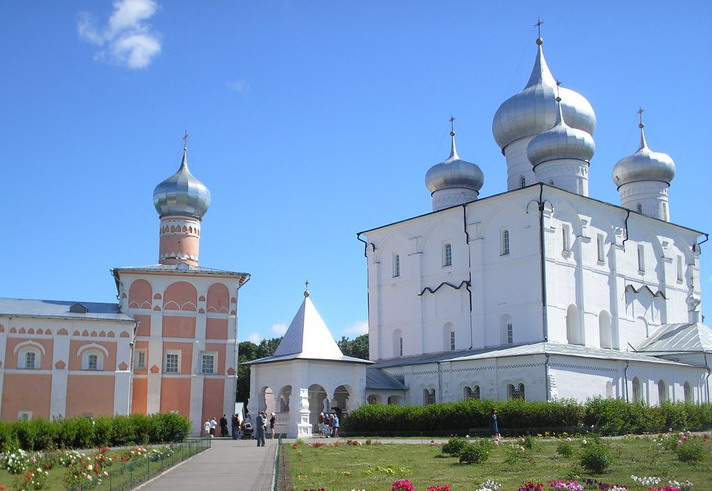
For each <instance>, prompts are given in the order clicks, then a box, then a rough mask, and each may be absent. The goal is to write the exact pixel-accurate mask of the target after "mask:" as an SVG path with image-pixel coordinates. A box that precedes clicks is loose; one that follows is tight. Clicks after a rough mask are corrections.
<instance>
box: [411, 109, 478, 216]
mask: <svg viewBox="0 0 712 491" xmlns="http://www.w3.org/2000/svg"><path fill="white" fill-rule="evenodd" d="M454 121H455V118H450V138H451V143H450V156H449V157H448V158H447V159H446V160H445V161H443V162H440V163H439V164H435V165H434V166H432V167H431V168H430V169H429V170H428V172H427V173H426V174H425V186H426V187H427V188H428V189H429V190H430V193H431V196H432V198H433V211H438V210H442V209H444V208H449V207H451V206H457V205H462V204H465V203H469V202H470V201H475V200H476V199H477V196H478V195H479V192H480V189H481V188H482V184H484V174H482V170H480V168H479V167H478V166H477V165H476V164H473V163H471V162H466V161H464V160H462V159H461V158H460V156H459V155H458V154H457V147H456V146H455V128H454V124H453V123H454Z"/></svg>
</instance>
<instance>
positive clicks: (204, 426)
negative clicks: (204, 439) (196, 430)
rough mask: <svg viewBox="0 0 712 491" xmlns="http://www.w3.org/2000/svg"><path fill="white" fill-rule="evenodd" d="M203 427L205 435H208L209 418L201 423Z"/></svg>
mask: <svg viewBox="0 0 712 491" xmlns="http://www.w3.org/2000/svg"><path fill="white" fill-rule="evenodd" d="M203 429H204V430H205V436H210V420H209V419H206V420H205V424H204V425H203Z"/></svg>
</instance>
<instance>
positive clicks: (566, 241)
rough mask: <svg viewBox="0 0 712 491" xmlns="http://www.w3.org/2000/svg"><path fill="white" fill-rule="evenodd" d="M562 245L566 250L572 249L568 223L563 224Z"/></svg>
mask: <svg viewBox="0 0 712 491" xmlns="http://www.w3.org/2000/svg"><path fill="white" fill-rule="evenodd" d="M561 245H562V250H563V251H564V252H569V251H571V231H570V230H569V226H568V225H562V226H561Z"/></svg>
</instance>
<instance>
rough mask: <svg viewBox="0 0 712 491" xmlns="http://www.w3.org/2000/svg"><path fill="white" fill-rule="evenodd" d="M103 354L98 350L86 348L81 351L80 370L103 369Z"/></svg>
mask: <svg viewBox="0 0 712 491" xmlns="http://www.w3.org/2000/svg"><path fill="white" fill-rule="evenodd" d="M103 369H104V355H103V353H101V352H99V351H98V350H86V351H84V352H83V353H82V370H103Z"/></svg>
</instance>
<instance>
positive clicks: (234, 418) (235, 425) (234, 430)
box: [230, 414, 240, 440]
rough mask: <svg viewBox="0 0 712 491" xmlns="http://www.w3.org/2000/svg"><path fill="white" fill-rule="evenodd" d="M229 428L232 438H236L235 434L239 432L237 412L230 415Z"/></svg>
mask: <svg viewBox="0 0 712 491" xmlns="http://www.w3.org/2000/svg"><path fill="white" fill-rule="evenodd" d="M230 429H231V430H232V439H233V440H237V434H238V433H239V432H240V418H238V417H237V414H233V415H232V418H231V420H230Z"/></svg>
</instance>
